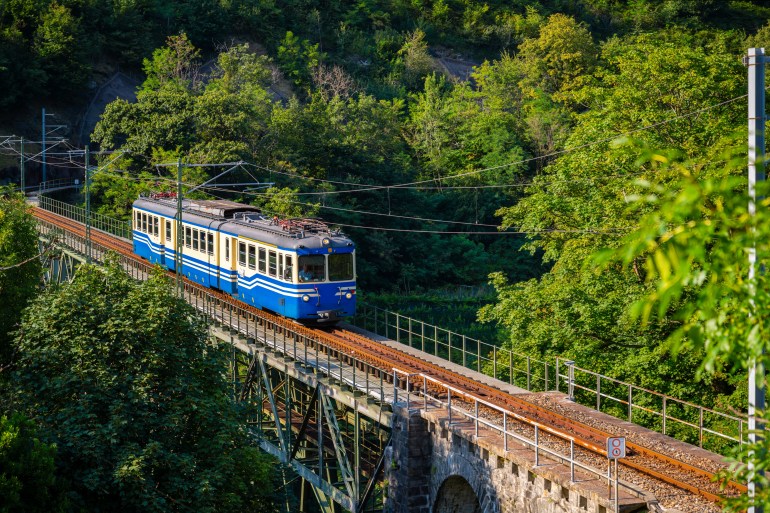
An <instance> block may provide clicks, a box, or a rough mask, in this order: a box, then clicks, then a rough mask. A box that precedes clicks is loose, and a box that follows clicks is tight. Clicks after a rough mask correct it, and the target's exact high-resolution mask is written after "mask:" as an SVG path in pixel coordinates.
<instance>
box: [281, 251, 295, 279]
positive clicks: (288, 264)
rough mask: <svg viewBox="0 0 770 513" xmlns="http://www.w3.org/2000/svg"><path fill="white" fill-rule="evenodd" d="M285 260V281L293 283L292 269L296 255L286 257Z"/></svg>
mask: <svg viewBox="0 0 770 513" xmlns="http://www.w3.org/2000/svg"><path fill="white" fill-rule="evenodd" d="M284 259H285V261H284V269H283V279H284V280H286V281H292V280H293V279H294V277H293V276H292V269H293V268H294V255H284Z"/></svg>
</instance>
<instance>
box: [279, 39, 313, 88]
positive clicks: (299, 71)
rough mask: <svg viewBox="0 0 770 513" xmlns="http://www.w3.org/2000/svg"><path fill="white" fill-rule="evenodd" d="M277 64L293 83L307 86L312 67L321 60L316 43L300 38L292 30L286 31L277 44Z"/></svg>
mask: <svg viewBox="0 0 770 513" xmlns="http://www.w3.org/2000/svg"><path fill="white" fill-rule="evenodd" d="M277 60H278V64H279V65H280V66H281V69H282V70H283V72H284V73H285V74H286V76H287V77H288V78H289V79H291V80H292V82H294V84H295V85H298V86H303V87H308V86H309V85H310V76H311V72H312V70H313V69H315V68H316V67H318V65H319V64H320V63H321V61H322V60H323V54H322V53H321V51H320V50H319V49H318V44H311V43H310V41H308V40H306V39H305V40H300V38H299V36H296V35H295V34H294V33H293V32H292V31H290V30H289V31H287V32H286V35H285V36H284V38H283V40H282V41H281V43H280V45H279V46H278V57H277Z"/></svg>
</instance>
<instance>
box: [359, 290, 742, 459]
mask: <svg viewBox="0 0 770 513" xmlns="http://www.w3.org/2000/svg"><path fill="white" fill-rule="evenodd" d="M351 322H352V324H354V325H356V326H358V327H360V328H364V329H366V330H368V331H372V332H374V333H377V334H378V335H381V336H384V337H386V338H388V339H390V340H394V341H396V342H399V343H401V344H405V345H408V346H409V347H412V348H415V349H419V350H421V351H423V352H426V353H428V354H431V355H433V356H437V357H439V358H443V359H445V360H449V361H451V362H453V363H456V364H458V365H462V366H463V367H466V368H468V369H472V370H475V371H477V372H481V373H483V374H486V375H487V376H490V377H493V378H495V379H499V380H501V381H504V382H506V383H508V384H511V385H515V386H518V387H520V388H524V389H526V390H528V391H531V392H548V391H557V392H565V393H567V394H568V395H569V396H570V397H571V398H572V399H573V400H575V401H576V402H578V403H580V404H582V405H584V406H589V407H592V408H596V410H597V411H601V412H604V413H607V414H609V415H613V416H615V417H618V418H623V419H626V420H628V421H629V422H634V423H636V424H638V425H640V426H643V427H646V428H648V429H652V430H655V431H657V432H660V433H663V434H666V435H669V436H672V437H674V438H677V439H679V440H682V441H685V442H688V443H692V444H695V445H698V446H699V447H703V448H706V449H709V450H711V451H714V452H717V453H721V454H725V453H726V452H727V451H728V449H729V448H730V447H732V446H734V445H736V444H737V445H742V444H743V443H745V441H746V437H747V436H748V420H747V419H746V417H745V416H741V415H739V414H730V413H725V412H720V411H718V410H714V409H710V408H706V407H703V406H700V405H697V404H694V403H691V402H688V401H685V400H682V399H679V398H676V397H673V396H670V395H667V394H662V393H659V392H655V391H653V390H649V389H646V388H643V387H640V386H637V385H634V384H631V383H627V382H625V381H621V380H618V379H615V378H612V377H610V376H605V375H603V374H599V373H598V372H594V371H591V370H588V369H583V368H580V367H577V366H575V365H574V362H571V361H569V360H567V359H565V358H560V357H555V358H553V359H550V360H549V359H544V360H540V359H536V358H533V357H530V356H528V355H525V354H521V353H516V352H513V351H510V350H508V349H503V348H499V347H497V346H495V345H493V344H489V343H486V342H483V341H480V340H476V339H472V338H470V337H466V336H464V335H462V334H459V333H455V332H452V331H449V330H445V329H443V328H439V327H437V326H434V325H431V324H428V323H425V322H422V321H420V320H417V319H412V318H410V317H406V316H404V315H401V314H399V313H397V312H391V311H389V310H386V309H383V308H379V307H376V306H372V305H366V304H363V303H359V305H358V313H357V314H356V317H355V318H354V319H352V321H351Z"/></svg>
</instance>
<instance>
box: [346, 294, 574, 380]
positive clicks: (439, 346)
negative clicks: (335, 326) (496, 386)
mask: <svg viewBox="0 0 770 513" xmlns="http://www.w3.org/2000/svg"><path fill="white" fill-rule="evenodd" d="M351 324H354V325H356V326H358V327H359V328H363V329H365V330H368V331H371V332H373V333H377V334H378V335H381V336H383V337H385V338H388V339H390V340H395V341H396V342H399V343H401V344H405V345H408V346H409V347H412V348H414V349H419V350H420V351H423V352H425V353H428V354H431V355H433V356H437V357H439V358H443V359H444V360H448V361H451V362H452V363H456V364H458V365H462V366H463V367H465V368H468V369H472V370H475V371H477V372H481V373H483V374H486V375H487V376H491V377H494V378H496V379H499V380H502V381H505V382H507V383H508V384H511V385H515V386H518V387H520V388H524V389H526V390H528V391H530V392H547V391H550V390H558V386H559V385H558V383H557V382H556V380H557V379H558V373H557V369H556V365H558V360H555V361H550V362H549V361H547V360H539V359H537V358H533V357H531V356H529V355H525V354H521V353H515V352H513V351H509V350H507V349H501V348H499V347H497V346H495V345H494V344H489V343H487V342H483V341H481V340H477V339H474V338H471V337H467V336H465V335H462V334H460V333H455V332H453V331H450V330H447V329H444V328H441V327H438V326H435V325H433V324H428V323H425V322H422V321H420V320H417V319H412V318H411V317H406V316H404V315H401V314H399V313H397V312H391V311H390V310H386V309H384V308H379V307H377V306H372V305H367V304H365V303H358V306H357V312H356V316H355V317H354V318H353V319H352V320H351Z"/></svg>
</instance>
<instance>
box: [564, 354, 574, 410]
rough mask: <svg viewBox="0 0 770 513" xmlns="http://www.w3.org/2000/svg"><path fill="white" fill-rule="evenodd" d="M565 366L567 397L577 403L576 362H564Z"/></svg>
mask: <svg viewBox="0 0 770 513" xmlns="http://www.w3.org/2000/svg"><path fill="white" fill-rule="evenodd" d="M564 365H566V366H567V373H568V375H567V380H568V381H567V390H568V393H567V396H568V397H569V400H570V401H575V362H574V361H573V360H568V361H566V362H564Z"/></svg>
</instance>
